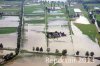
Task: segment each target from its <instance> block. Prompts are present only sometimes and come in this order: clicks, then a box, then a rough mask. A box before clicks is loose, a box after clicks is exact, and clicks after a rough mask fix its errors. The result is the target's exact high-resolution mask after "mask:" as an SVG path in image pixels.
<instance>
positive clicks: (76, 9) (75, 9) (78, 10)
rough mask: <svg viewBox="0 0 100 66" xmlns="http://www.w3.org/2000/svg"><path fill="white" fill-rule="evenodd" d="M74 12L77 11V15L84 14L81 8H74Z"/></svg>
mask: <svg viewBox="0 0 100 66" xmlns="http://www.w3.org/2000/svg"><path fill="white" fill-rule="evenodd" d="M74 12H75V15H76V16H78V15H79V16H80V15H82V11H81V10H80V9H79V8H74Z"/></svg>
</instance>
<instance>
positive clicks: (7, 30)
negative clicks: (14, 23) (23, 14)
mask: <svg viewBox="0 0 100 66" xmlns="http://www.w3.org/2000/svg"><path fill="white" fill-rule="evenodd" d="M16 31H17V28H16V27H0V34H9V33H14V32H16Z"/></svg>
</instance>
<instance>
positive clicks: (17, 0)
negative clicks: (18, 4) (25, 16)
mask: <svg viewBox="0 0 100 66" xmlns="http://www.w3.org/2000/svg"><path fill="white" fill-rule="evenodd" d="M4 1H22V0H4Z"/></svg>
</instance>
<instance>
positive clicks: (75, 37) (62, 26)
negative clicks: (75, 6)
mask: <svg viewBox="0 0 100 66" xmlns="http://www.w3.org/2000/svg"><path fill="white" fill-rule="evenodd" d="M41 4H42V3H41ZM41 4H30V3H27V4H26V5H25V8H26V9H28V8H31V7H34V6H35V7H36V6H37V7H39V8H37V9H35V7H34V9H33V10H31V9H30V10H29V11H27V10H26V11H25V12H26V13H25V14H28V15H30V14H32V15H31V16H22V17H23V18H24V23H25V24H24V28H23V29H24V31H23V34H22V35H21V37H24V38H23V39H24V40H23V43H21V45H20V46H21V48H20V49H21V51H22V50H23V52H20V53H19V55H18V56H17V57H15V58H14V59H13V60H11V61H10V62H9V63H7V64H5V65H4V66H78V65H79V66H97V65H98V64H100V61H99V60H96V59H93V62H92V61H91V60H90V58H88V59H86V58H82V57H85V56H86V55H85V53H86V51H88V52H89V53H90V52H94V57H100V51H99V50H100V46H99V45H98V43H97V42H93V41H92V40H91V39H90V38H89V37H88V36H87V35H85V34H83V33H82V31H81V30H80V29H79V28H77V27H76V26H75V24H74V23H78V24H90V22H89V20H88V19H87V18H86V17H85V16H80V17H79V18H74V20H73V21H70V19H68V18H67V17H66V16H67V15H66V16H65V13H64V12H62V10H63V9H62V8H61V7H60V6H58V7H55V9H56V10H51V11H50V13H47V14H46V13H45V12H44V11H45V10H44V9H42V8H40V5H41ZM43 5H44V4H42V7H44V6H43ZM57 5H59V4H57ZM57 5H56V6H57ZM49 6H50V4H49ZM33 14H43V15H42V16H41V15H38V16H36V15H35V16H34V15H33ZM44 14H45V15H44ZM45 16H46V17H47V18H46V17H45ZM39 20H40V21H39ZM46 20H47V23H46ZM19 21H20V19H19V17H18V16H3V17H2V18H1V19H0V28H2V27H4V28H5V27H6V28H7V27H12V28H13V27H16V29H17V28H18V25H19ZM41 21H42V22H41ZM69 21H70V22H71V24H70V23H69ZM29 22H30V23H29ZM40 23H41V24H40ZM9 30H10V29H9ZM46 31H47V32H46ZM70 31H72V32H73V33H70ZM50 32H51V33H54V32H55V33H56V32H58V33H59V35H60V37H56V38H55V37H53V38H48V37H47V35H46V34H48V33H50ZM62 34H64V36H62ZM17 36H18V35H17V31H16V32H12V33H8V34H0V43H2V44H3V46H4V48H12V49H15V48H16V47H17ZM53 36H54V34H53ZM21 40H22V39H21ZM37 47H39V51H37V50H36V48H37ZM41 47H42V48H43V52H40V48H41ZM47 48H50V52H49V53H51V54H55V52H56V50H58V51H59V53H62V51H63V50H65V49H66V50H67V56H56V55H49V53H48V52H47ZM24 51H25V53H24ZM77 51H79V52H80V54H79V56H82V57H75V56H76V54H75V53H76V52H77ZM11 52H13V53H15V51H7V50H0V55H6V54H8V53H11ZM28 52H30V53H28ZM38 53H41V54H38ZM50 59H51V60H50ZM55 59H57V60H55ZM59 59H62V62H61V63H57V64H55V62H57V61H58V60H59ZM49 60H50V61H51V62H50V63H49ZM66 60H69V61H71V60H72V61H73V62H70V63H68V61H66ZM87 60H88V62H86V61H87ZM82 61H83V62H82ZM53 64H55V65H53Z"/></svg>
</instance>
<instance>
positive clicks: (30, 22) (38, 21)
mask: <svg viewBox="0 0 100 66" xmlns="http://www.w3.org/2000/svg"><path fill="white" fill-rule="evenodd" d="M25 23H29V24H44V23H45V20H29V21H25Z"/></svg>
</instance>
